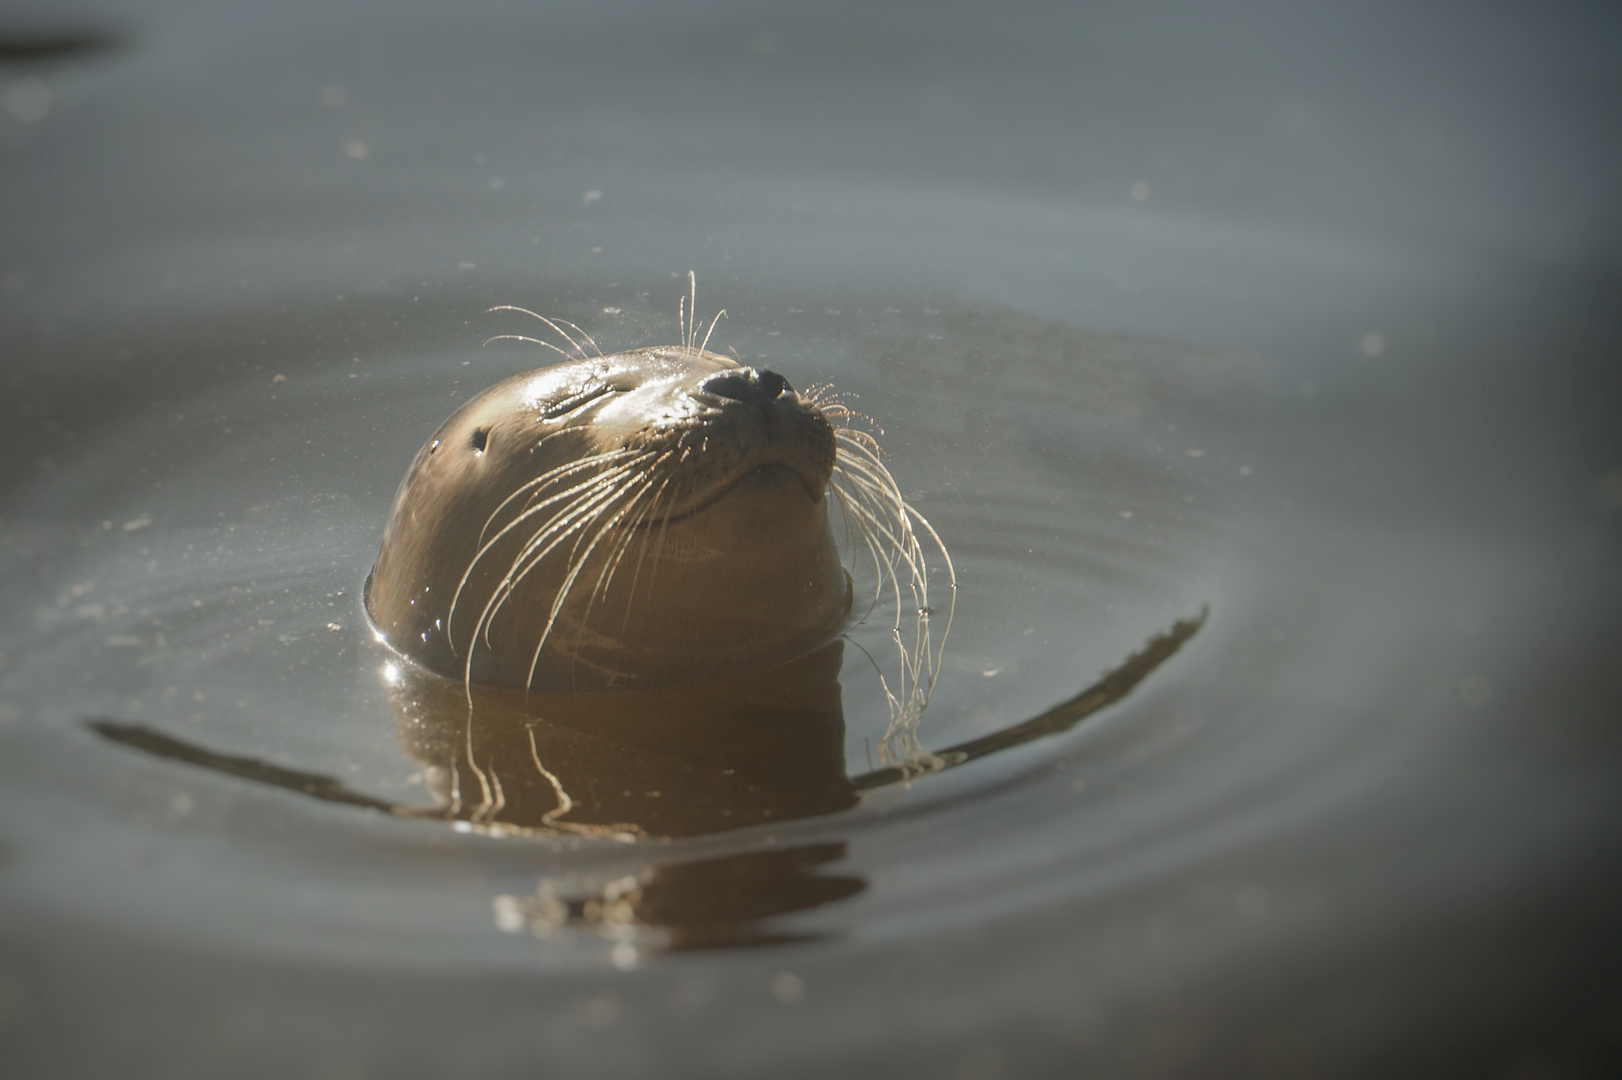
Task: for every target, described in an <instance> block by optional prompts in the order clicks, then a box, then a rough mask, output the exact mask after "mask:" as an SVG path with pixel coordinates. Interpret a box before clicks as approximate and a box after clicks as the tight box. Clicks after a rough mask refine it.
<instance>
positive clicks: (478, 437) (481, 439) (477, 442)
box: [468, 427, 490, 454]
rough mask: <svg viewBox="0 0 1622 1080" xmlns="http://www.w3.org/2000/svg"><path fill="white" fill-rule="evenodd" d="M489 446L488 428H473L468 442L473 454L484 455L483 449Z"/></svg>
mask: <svg viewBox="0 0 1622 1080" xmlns="http://www.w3.org/2000/svg"><path fill="white" fill-rule="evenodd" d="M489 444H490V429H489V428H482V427H481V428H474V429H473V438H472V439H470V440H469V442H468V445H470V446H472V447H473V452H474V453H475V454H482V453H484V448H485V447H486V446H488V445H489Z"/></svg>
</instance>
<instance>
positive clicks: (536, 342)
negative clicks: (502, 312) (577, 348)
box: [484, 334, 575, 360]
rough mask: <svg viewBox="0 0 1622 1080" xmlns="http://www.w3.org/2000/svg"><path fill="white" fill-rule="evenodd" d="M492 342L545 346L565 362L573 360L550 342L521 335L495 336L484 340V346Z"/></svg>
mask: <svg viewBox="0 0 1622 1080" xmlns="http://www.w3.org/2000/svg"><path fill="white" fill-rule="evenodd" d="M492 341H527V342H529V343H530V344H531V345H545V346H546V347H547V348H548V349H551V350H552V351H553V352H555V353H557V354H558V355H559V356H561V357H563V358H564V359H565V360H573V359H574V358H575V357H574V356H573V354H571V353H566V352H564V351H563V350H562V349H560V348H558V347H557V346H556V345H554V344H552V343H551V342H550V341H542V340H541V339H540V338H532V337H526V336H524V335H523V334H497V335H496V336H495V337H488V338H485V339H484V343H485V344H486V345H488V344H490V343H491V342H492Z"/></svg>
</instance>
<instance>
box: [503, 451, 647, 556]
mask: <svg viewBox="0 0 1622 1080" xmlns="http://www.w3.org/2000/svg"><path fill="white" fill-rule="evenodd" d="M639 453H646V451H636V450H611V451H608V452H606V453H602V454H593V455H591V456H590V457H585V458H581V459H580V460H579V461H574V462H570V463H569V464H567V465H559V466H558V467H557V468H555V469H549V470H547V471H546V472H544V473H542V474H541V475H540V476H537V477H536V478H535V479H533V480H529V481H526V482H524V483H522V484H520V485H518V487H517V488H516V489H515V490H514V491H513V493H512V494H511V495H508V496H507V497H506V498H505V499H503V500H501V504H500V505H499V506H497V507H496V508H495V510H493V511H491V513H490V516H489V517H487V518H485V519H484V528H482V529H481V530H479V542H480V543H483V542H484V538H485V536H486V535H487V534H488V533H489V531H490V526H491V525H493V524H494V523H495V520H496V518H497V517H499V516H500V514H501V512H502V511H503V510H505V509H506V508H507V507H509V506H511V505H512V503H513V501H514V500H515V499H517V498H519V497H520V496H522V495H525V494H533V493H535V492H538V491H539V490H540V489H541V488H543V487H545V486H546V485H547V484H549V483H552V482H553V481H555V480H561V479H563V478H564V477H565V476H569V475H571V474H573V473H577V472H584V471H586V470H589V469H594V468H597V467H598V466H602V465H610V464H613V463H616V462H619V463H622V464H623V465H624V466H625V467H629V466H632V465H634V464H635V461H634V460H631V461H626V459H627V458H631V459H635V458H636V457H637V455H638V454H639ZM595 475H600V474H595ZM585 482H588V481H582V483H585ZM576 487H578V485H576ZM573 490H575V488H566V489H564V490H563V491H562V492H560V493H558V494H557V495H554V496H550V497H548V498H547V499H545V500H542V501H541V502H538V503H531V504H530V505H529V506H526V507H525V508H524V510H523V513H526V514H527V513H528V512H530V511H531V510H534V509H537V508H539V507H542V506H546V505H548V504H549V503H552V502H556V501H557V500H558V499H559V498H564V497H566V496H567V495H568V494H569V492H571V491H573ZM513 520H514V522H516V521H518V520H519V519H518V518H514V519H513Z"/></svg>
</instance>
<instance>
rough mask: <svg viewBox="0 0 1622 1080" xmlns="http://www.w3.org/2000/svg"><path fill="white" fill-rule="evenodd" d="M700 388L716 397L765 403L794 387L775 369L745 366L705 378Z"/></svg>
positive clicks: (790, 390)
mask: <svg viewBox="0 0 1622 1080" xmlns="http://www.w3.org/2000/svg"><path fill="white" fill-rule="evenodd" d="M700 389H701V390H703V391H704V392H705V393H707V394H714V395H715V396H716V397H724V398H731V399H732V400H733V401H743V402H751V403H754V404H760V405H765V404H768V403H769V402H773V401H776V400H777V398H778V395H780V394H782V393H783V392H784V391H788V392H790V393H792V392H793V390H794V388H793V387H792V386H790V385H789V384H788V380H787V379H785V378H783V376H781V375H779V374H778V373H777V372H775V371H769V370H767V369H766V368H761V369H760V370H759V371H756V370H755V369H754V368H744V369H743V370H741V371H728V372H725V373H723V374H720V375H711V376H710V377H709V378H708V379H705V380H704V382H703V384H702V385H701V386H700Z"/></svg>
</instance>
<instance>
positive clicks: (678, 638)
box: [366, 346, 888, 692]
mask: <svg viewBox="0 0 1622 1080" xmlns="http://www.w3.org/2000/svg"><path fill="white" fill-rule="evenodd" d="M835 457H836V432H835V429H834V427H833V425H832V424H831V423H830V421H829V419H828V417H827V416H826V415H825V414H824V412H823V410H822V409H820V408H819V407H818V406H817V405H816V404H815V403H814V402H812V401H811V400H810V399H808V398H806V397H805V396H803V395H801V394H798V393H796V392H795V391H794V389H793V388H792V387H790V386H789V385H788V383H787V382H786V381H785V380H784V379H783V378H782V377H781V376H779V375H777V374H775V373H773V372H771V371H766V370H755V369H753V368H750V367H746V366H744V365H742V364H740V363H738V362H736V361H734V360H732V359H729V358H727V357H724V356H719V355H716V354H714V353H710V352H706V351H704V350H703V349H701V348H695V347H692V346H677V347H668V348H646V349H636V350H633V351H629V352H623V353H617V354H614V355H610V356H596V357H589V358H584V359H573V360H569V361H567V362H564V363H560V364H557V365H554V366H552V367H548V368H543V369H540V370H538V371H533V372H529V373H527V374H523V375H518V376H515V377H513V378H510V379H507V380H506V381H504V382H501V383H499V384H497V385H496V386H494V387H491V388H490V389H489V390H486V391H485V392H484V393H482V394H480V395H479V396H478V397H476V398H474V399H473V400H472V401H470V402H469V403H468V404H467V405H465V406H463V407H462V408H461V409H460V410H458V411H457V412H456V413H455V415H453V416H452V417H451V418H450V419H449V420H447V421H446V422H445V424H444V426H443V427H441V428H440V430H439V431H438V432H437V433H436V434H435V435H434V437H433V438H432V439H431V440H430V441H429V442H428V444H427V445H426V446H424V447H423V449H422V450H421V452H420V453H418V455H417V458H416V461H415V462H414V463H413V464H412V466H411V468H410V471H409V472H408V474H407V476H406V478H405V481H404V483H403V484H402V485H401V487H400V491H399V493H398V495H397V496H396V498H395V503H394V509H393V512H392V515H391V517H390V521H389V524H388V527H387V529H386V531H385V533H384V538H383V545H382V550H381V552H380V553H379V555H378V560H377V564H376V566H375V568H374V569H373V571H372V574H371V577H370V578H369V579H368V582H367V590H366V607H367V611H368V612H369V613H370V615H371V618H372V620H373V622H374V623H375V624H376V627H377V630H378V632H379V633H380V634H381V636H382V637H383V638H384V639H385V640H386V641H387V642H388V643H389V644H390V645H392V646H393V647H394V648H395V649H397V650H399V651H400V652H402V653H404V654H405V655H406V656H408V657H410V658H411V659H413V660H415V661H417V662H418V663H420V664H422V665H424V666H426V667H427V668H429V669H431V670H433V671H437V672H439V673H441V674H444V675H447V676H450V677H453V678H457V679H461V680H464V681H466V682H468V683H482V684H486V685H494V686H508V687H519V688H525V689H534V690H545V691H552V692H570V691H583V690H602V689H631V688H645V687H650V686H659V685H668V684H672V683H677V682H684V681H691V680H695V679H703V678H709V677H713V676H716V675H719V674H725V673H730V672H735V671H738V670H743V669H747V668H754V667H765V666H769V665H772V664H777V663H782V662H785V661H787V660H790V659H793V658H794V657H796V656H799V655H802V654H804V653H806V652H807V651H809V650H810V649H812V648H815V647H816V646H817V645H819V644H821V643H822V642H824V641H826V640H828V639H829V638H830V637H831V636H832V635H833V634H834V633H835V632H836V631H837V630H838V628H839V626H840V624H841V623H842V622H843V620H844V619H845V617H846V615H847V614H848V613H849V611H850V607H851V582H850V578H849V575H848V574H847V573H846V571H845V569H844V567H843V565H842V563H841V560H840V555H839V551H838V548H837V545H836V544H835V540H834V535H833V530H832V527H831V524H830V520H829V511H828V503H829V499H828V493H829V481H830V478H831V476H832V474H833V471H834V468H835ZM874 463H875V464H876V460H875V462H874ZM886 479H888V476H887V474H886Z"/></svg>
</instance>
